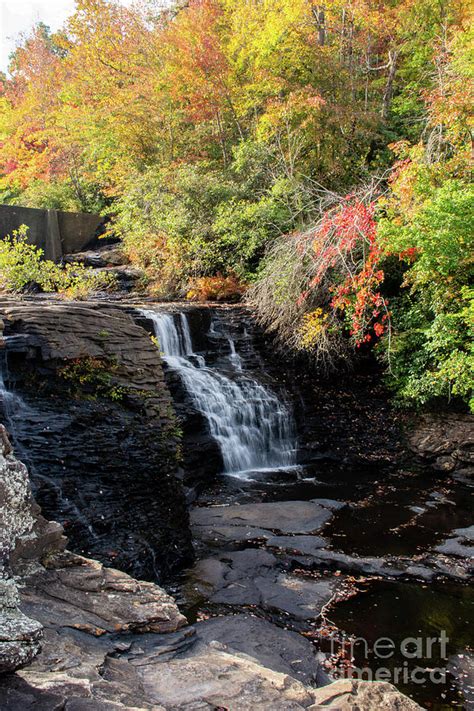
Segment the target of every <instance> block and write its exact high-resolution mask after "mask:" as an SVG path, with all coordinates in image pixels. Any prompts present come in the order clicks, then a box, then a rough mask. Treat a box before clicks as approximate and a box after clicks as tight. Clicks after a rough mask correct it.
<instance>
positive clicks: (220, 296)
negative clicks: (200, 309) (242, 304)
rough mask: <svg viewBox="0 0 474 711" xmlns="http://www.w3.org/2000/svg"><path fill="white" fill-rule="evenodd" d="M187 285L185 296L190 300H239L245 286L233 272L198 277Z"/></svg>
mask: <svg viewBox="0 0 474 711" xmlns="http://www.w3.org/2000/svg"><path fill="white" fill-rule="evenodd" d="M189 286H190V288H189V291H188V293H187V294H186V298H187V299H190V300H191V301H239V300H240V298H241V297H242V294H243V293H244V292H245V288H246V287H245V285H244V284H242V282H240V281H239V279H238V278H237V277H236V276H235V274H234V275H230V276H227V277H224V276H222V275H217V276H214V277H199V278H197V279H193V280H192V281H191V282H190V285H189Z"/></svg>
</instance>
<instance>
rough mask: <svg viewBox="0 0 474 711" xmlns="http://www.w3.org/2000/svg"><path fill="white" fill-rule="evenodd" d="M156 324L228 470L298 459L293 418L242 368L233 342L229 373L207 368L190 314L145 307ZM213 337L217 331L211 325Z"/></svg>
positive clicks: (170, 361) (172, 364) (170, 363)
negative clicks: (193, 334) (197, 349)
mask: <svg viewBox="0 0 474 711" xmlns="http://www.w3.org/2000/svg"><path fill="white" fill-rule="evenodd" d="M142 313H143V315H144V316H146V318H148V319H150V321H152V322H153V325H154V329H155V335H156V337H157V339H158V342H159V345H160V349H161V351H162V353H163V359H164V361H165V362H166V363H167V365H168V366H169V367H170V368H171V369H173V370H174V371H176V372H177V373H178V374H179V376H180V378H181V380H182V382H183V384H184V386H185V388H186V390H187V392H188V393H189V395H190V396H191V398H192V399H193V402H194V404H195V406H196V408H197V409H198V410H199V411H200V412H201V413H202V414H203V416H204V417H205V418H206V420H207V422H208V425H209V430H210V433H211V435H212V437H213V438H214V439H215V440H216V442H217V443H218V445H219V447H220V450H221V453H222V458H223V460H224V473H227V474H235V473H243V472H248V471H254V470H257V469H270V470H274V469H279V468H286V467H291V466H293V465H294V463H295V447H296V445H295V441H294V435H293V425H292V418H291V415H290V413H289V411H288V409H287V407H286V406H285V405H284V403H282V402H281V401H280V400H279V399H278V398H277V396H276V395H275V394H274V393H273V392H271V390H269V388H267V387H265V386H264V385H263V384H262V383H259V382H258V381H257V380H255V378H253V377H252V376H251V375H250V374H249V373H245V372H244V370H243V362H242V359H241V357H240V355H239V354H238V353H237V351H236V348H235V343H234V341H233V340H232V339H231V338H228V339H227V343H228V345H229V351H230V352H229V356H228V360H229V363H230V369H229V371H228V372H226V371H225V370H222V369H218V368H216V367H208V366H207V365H206V362H205V359H204V357H203V356H202V355H199V354H196V353H194V351H193V345H192V339H191V333H190V329H189V323H188V319H187V316H186V313H180V314H171V313H158V312H156V311H151V310H149V309H143V310H142ZM209 333H210V334H211V335H212V334H215V333H216V331H215V329H214V326H213V325H211V330H210V332H209Z"/></svg>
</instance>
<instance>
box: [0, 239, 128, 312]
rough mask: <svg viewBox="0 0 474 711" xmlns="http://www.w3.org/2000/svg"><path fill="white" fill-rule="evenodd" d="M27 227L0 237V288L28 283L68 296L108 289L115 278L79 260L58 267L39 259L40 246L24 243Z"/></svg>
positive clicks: (18, 290) (11, 288) (11, 289)
mask: <svg viewBox="0 0 474 711" xmlns="http://www.w3.org/2000/svg"><path fill="white" fill-rule="evenodd" d="M26 240H27V228H26V227H25V226H22V227H21V228H20V229H19V230H16V231H14V232H13V234H12V235H11V236H10V235H8V236H7V237H5V238H4V239H3V240H0V289H1V290H2V291H4V292H10V293H21V292H22V291H25V290H26V289H28V288H29V287H36V288H38V287H39V289H40V290H41V291H44V292H57V293H60V294H62V295H64V296H66V297H67V298H70V299H85V298H87V297H88V296H89V295H90V294H91V293H92V292H94V291H99V290H103V289H110V288H112V287H113V286H114V284H115V279H114V277H112V276H111V275H110V274H106V273H104V272H99V271H94V270H92V269H88V268H87V267H84V266H83V265H80V264H66V265H65V266H64V267H61V266H60V265H58V264H55V263H54V262H51V261H50V260H48V259H43V250H42V249H39V248H38V247H35V245H32V244H28V242H27V241H26Z"/></svg>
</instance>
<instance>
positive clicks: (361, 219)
mask: <svg viewBox="0 0 474 711" xmlns="http://www.w3.org/2000/svg"><path fill="white" fill-rule="evenodd" d="M376 236H377V225H376V222H375V201H370V202H365V201H364V200H363V199H360V198H358V197H357V196H356V195H352V194H351V195H347V196H346V197H345V198H344V199H343V200H342V201H341V203H340V204H339V205H338V206H337V207H336V208H335V209H333V210H331V211H329V212H327V213H326V215H324V217H323V219H322V220H321V222H320V224H319V225H318V227H317V228H316V229H315V230H314V232H313V234H312V235H311V239H312V240H313V252H312V257H313V259H314V262H315V265H314V267H315V268H314V272H315V273H314V276H312V278H311V280H310V281H309V287H308V289H307V290H306V291H304V292H303V293H302V294H301V295H300V297H299V299H298V302H297V304H298V306H300V305H302V304H303V303H304V302H305V301H306V300H307V298H308V296H309V294H310V293H311V291H314V290H316V289H318V288H319V287H320V286H321V284H322V282H323V280H324V279H325V278H327V279H328V281H329V282H330V286H329V291H330V292H331V293H332V295H333V296H332V299H331V302H330V305H331V307H332V308H333V309H334V311H337V312H338V313H339V315H340V316H342V317H343V319H344V321H345V323H346V326H347V328H348V330H349V333H350V336H351V337H352V339H353V340H354V342H355V345H356V346H360V345H362V344H363V343H369V342H370V341H372V340H373V338H374V337H380V336H381V335H382V334H383V333H384V332H385V321H386V319H387V314H388V312H387V307H386V302H385V301H384V299H383V297H382V295H381V293H380V291H379V287H380V284H381V283H382V282H383V280H384V272H383V270H382V269H381V268H380V259H381V249H380V247H379V245H378V243H377V240H376ZM382 310H384V311H385V313H384V315H383V316H382V318H380V314H381V311H382Z"/></svg>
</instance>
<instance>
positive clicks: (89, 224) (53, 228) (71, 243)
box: [0, 205, 103, 261]
mask: <svg viewBox="0 0 474 711" xmlns="http://www.w3.org/2000/svg"><path fill="white" fill-rule="evenodd" d="M102 222H103V218H102V217H100V215H91V214H87V213H84V212H62V211H59V210H38V209H36V208H32V207H20V206H16V205H0V238H3V237H5V236H6V235H9V234H11V233H12V232H13V231H14V230H17V229H18V228H19V227H21V225H26V226H27V227H28V228H29V229H28V242H29V243H30V244H34V245H36V246H37V247H40V248H41V249H42V250H43V251H44V255H45V257H46V259H52V260H53V261H59V260H60V259H61V257H62V256H63V255H64V254H71V253H73V252H80V251H81V250H83V249H84V248H85V247H86V246H87V245H88V244H89V242H90V241H91V240H92V239H93V237H94V235H95V232H96V230H97V228H98V227H99V226H100V225H101V224H102Z"/></svg>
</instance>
